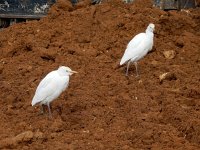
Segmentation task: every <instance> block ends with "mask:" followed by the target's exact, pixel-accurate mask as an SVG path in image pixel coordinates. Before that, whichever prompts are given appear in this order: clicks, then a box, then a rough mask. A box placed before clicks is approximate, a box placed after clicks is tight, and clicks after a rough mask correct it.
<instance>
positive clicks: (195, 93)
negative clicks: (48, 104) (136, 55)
mask: <svg viewBox="0 0 200 150" xmlns="http://www.w3.org/2000/svg"><path fill="white" fill-rule="evenodd" d="M150 22H153V23H154V24H155V26H156V30H155V37H154V47H153V50H152V51H151V52H150V53H149V54H148V55H147V56H146V57H145V58H144V59H142V60H140V61H139V73H140V76H139V77H137V78H136V77H135V75H136V74H135V68H134V65H132V66H131V68H130V71H129V76H128V77H126V76H125V69H126V66H122V67H119V65H118V64H119V61H120V59H121V57H122V55H123V53H124V50H125V48H126V45H127V43H128V42H129V41H130V40H131V39H132V38H133V37H134V36H135V35H136V34H138V33H140V32H144V31H145V29H146V27H147V26H148V24H149V23H150ZM199 26H200V8H195V9H189V10H181V11H176V10H172V11H163V10H160V9H158V8H155V7H153V4H152V1H151V0H143V1H140V0H136V1H134V2H133V3H129V4H126V3H123V2H121V0H107V1H103V2H102V3H101V4H98V5H91V4H90V3H89V2H88V1H83V2H80V3H79V4H77V5H76V6H74V7H73V6H72V5H71V3H70V1H66V0H58V2H57V3H56V4H55V5H53V6H52V8H51V10H50V11H49V13H48V16H47V17H45V18H43V19H41V20H39V21H37V20H35V21H29V22H25V23H19V24H14V25H12V26H10V27H9V28H6V29H3V30H1V31H0V91H1V92H0V108H1V109H0V118H1V119H0V133H1V134H0V148H1V149H11V148H15V149H63V148H64V149H82V150H83V149H98V150H99V149H113V150H114V149H127V150H129V149H187V150H189V149H200V146H199V145H200V101H199V100H200V87H199V86H200V84H199V83H200V42H199V39H200V28H199ZM61 65H64V66H69V67H70V68H72V69H73V70H76V71H78V72H79V73H78V74H76V75H73V76H72V77H71V80H70V85H69V87H68V89H67V90H66V91H65V92H63V94H62V95H61V96H60V97H59V98H58V99H57V100H55V101H54V102H53V103H52V110H53V119H51V120H50V119H49V118H48V113H46V114H44V115H39V114H38V113H39V107H38V106H37V107H32V106H31V100H32V97H33V95H34V92H35V89H36V87H37V85H38V83H39V82H40V80H41V79H42V78H43V77H44V76H45V75H46V74H47V73H48V72H50V71H52V70H55V69H57V68H58V67H59V66H61Z"/></svg>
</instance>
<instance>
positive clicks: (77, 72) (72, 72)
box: [70, 71, 78, 73]
mask: <svg viewBox="0 0 200 150" xmlns="http://www.w3.org/2000/svg"><path fill="white" fill-rule="evenodd" d="M70 72H71V73H78V72H76V71H70Z"/></svg>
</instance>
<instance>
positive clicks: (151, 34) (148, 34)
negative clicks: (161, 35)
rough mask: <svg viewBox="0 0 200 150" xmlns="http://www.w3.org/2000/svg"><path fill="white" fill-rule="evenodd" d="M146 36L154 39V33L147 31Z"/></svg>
mask: <svg viewBox="0 0 200 150" xmlns="http://www.w3.org/2000/svg"><path fill="white" fill-rule="evenodd" d="M146 35H147V36H150V37H153V35H154V34H153V32H152V31H149V30H148V29H147V30H146Z"/></svg>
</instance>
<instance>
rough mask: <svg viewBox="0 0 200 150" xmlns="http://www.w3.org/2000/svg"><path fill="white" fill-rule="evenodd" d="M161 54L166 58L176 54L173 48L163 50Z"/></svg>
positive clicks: (171, 57)
mask: <svg viewBox="0 0 200 150" xmlns="http://www.w3.org/2000/svg"><path fill="white" fill-rule="evenodd" d="M163 55H164V56H165V58H167V59H173V58H174V57H175V56H176V52H175V51H174V50H169V51H164V52H163Z"/></svg>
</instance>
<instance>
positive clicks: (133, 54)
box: [120, 23, 155, 76]
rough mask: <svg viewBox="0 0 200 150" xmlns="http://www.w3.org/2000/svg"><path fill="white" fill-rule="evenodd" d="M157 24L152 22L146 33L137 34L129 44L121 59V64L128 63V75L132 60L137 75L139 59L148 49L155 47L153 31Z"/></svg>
mask: <svg viewBox="0 0 200 150" xmlns="http://www.w3.org/2000/svg"><path fill="white" fill-rule="evenodd" d="M154 29H155V25H154V24H153V23H150V24H149V26H148V27H147V29H146V32H145V33H140V34H137V35H136V36H135V37H134V38H133V39H132V40H131V41H130V42H129V43H128V45H127V48H126V50H125V52H124V55H123V57H122V59H121V61H120V65H123V64H125V63H127V69H126V76H127V75H128V69H129V65H130V63H131V62H134V64H135V69H136V73H137V76H138V75H139V74H138V67H137V61H138V60H140V59H141V58H143V57H144V56H145V55H146V54H147V53H148V51H150V50H151V49H152V47H153V37H154V34H153V31H154Z"/></svg>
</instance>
